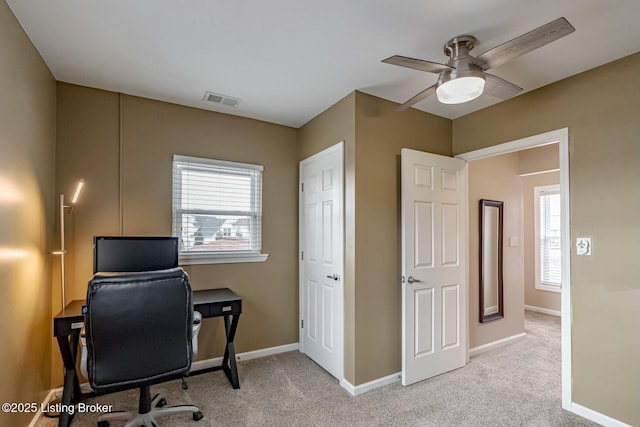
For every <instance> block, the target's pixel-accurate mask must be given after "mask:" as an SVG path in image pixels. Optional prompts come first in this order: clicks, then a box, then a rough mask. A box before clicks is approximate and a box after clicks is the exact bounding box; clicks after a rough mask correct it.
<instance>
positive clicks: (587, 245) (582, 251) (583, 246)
mask: <svg viewBox="0 0 640 427" xmlns="http://www.w3.org/2000/svg"><path fill="white" fill-rule="evenodd" d="M576 255H579V256H591V237H578V238H576Z"/></svg>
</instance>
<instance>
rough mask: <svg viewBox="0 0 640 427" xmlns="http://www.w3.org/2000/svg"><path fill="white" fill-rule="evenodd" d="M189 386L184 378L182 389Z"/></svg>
mask: <svg viewBox="0 0 640 427" xmlns="http://www.w3.org/2000/svg"><path fill="white" fill-rule="evenodd" d="M188 388H189V384H187V382H186V381H185V380H182V389H183V390H186V389H188Z"/></svg>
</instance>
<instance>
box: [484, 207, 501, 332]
mask: <svg viewBox="0 0 640 427" xmlns="http://www.w3.org/2000/svg"><path fill="white" fill-rule="evenodd" d="M503 206H504V202H500V201H497V200H487V199H481V200H480V221H479V224H480V239H479V240H480V247H479V249H480V250H479V251H478V252H479V254H480V282H479V283H480V295H479V296H480V298H479V300H480V307H479V315H480V323H486V322H491V321H493V320H498V319H502V318H504V298H503V291H502V247H503V240H502V227H503V219H502V217H503V215H502V212H503ZM485 207H495V208H498V245H497V246H498V254H497V255H498V312H497V313H492V314H489V315H485V314H484V286H485V283H484V242H485V238H486V237H487V236H485V235H484V222H485V213H484V208H485Z"/></svg>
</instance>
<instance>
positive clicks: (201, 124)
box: [54, 83, 298, 377]
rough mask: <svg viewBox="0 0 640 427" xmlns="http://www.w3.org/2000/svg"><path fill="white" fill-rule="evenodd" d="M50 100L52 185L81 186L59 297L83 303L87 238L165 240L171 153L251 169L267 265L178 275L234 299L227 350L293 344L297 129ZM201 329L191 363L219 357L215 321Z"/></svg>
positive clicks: (137, 105)
mask: <svg viewBox="0 0 640 427" xmlns="http://www.w3.org/2000/svg"><path fill="white" fill-rule="evenodd" d="M58 98H59V100H58V150H57V162H56V171H57V182H58V183H59V185H58V186H57V187H59V190H60V191H64V189H65V188H69V187H72V185H73V182H74V180H76V179H77V178H79V177H83V178H84V179H85V181H86V185H85V189H84V190H83V194H82V199H81V200H80V201H79V202H78V205H77V206H76V208H75V210H74V212H73V217H72V218H71V219H70V222H69V224H70V227H69V232H68V235H67V239H68V249H69V256H68V264H67V271H68V272H69V277H68V282H67V295H68V297H67V298H68V299H79V298H84V297H85V293H86V285H87V281H88V280H89V278H90V277H91V273H92V259H91V256H92V237H93V236H94V235H101V234H103V235H118V234H120V233H121V232H122V233H123V234H124V235H170V234H171V233H172V229H171V200H172V194H171V187H172V169H171V164H172V156H173V154H183V155H189V156H199V157H209V158H215V159H221V160H230V161H238V162H245V163H256V164H261V165H264V174H263V226H262V232H263V235H262V251H263V253H267V254H269V259H268V260H267V261H266V262H262V263H240V264H213V265H192V266H185V269H186V270H187V272H188V273H189V275H190V276H191V282H192V287H193V288H194V289H206V288H211V287H229V288H230V289H232V290H233V291H235V292H236V293H237V294H238V295H240V296H242V298H243V306H244V308H243V315H242V319H241V324H240V327H239V328H238V333H237V336H236V341H235V344H236V351H238V352H246V351H251V350H258V349H264V348H269V347H274V346H278V345H284V344H290V343H295V342H297V341H298V328H297V324H298V277H297V269H298V266H297V234H298V231H297V228H298V226H297V221H298V219H297V212H298V209H297V177H298V157H297V156H298V149H297V131H296V130H295V129H293V128H289V127H285V126H280V125H275V124H270V123H266V122H260V121H257V120H250V119H245V118H240V117H236V116H230V115H226V114H219V113H213V112H209V111H204V110H198V109H194V108H188V107H183V106H178V105H174V104H168V103H164V102H158V101H152V100H148V99H143V98H137V97H133V96H127V95H120V94H116V93H112V92H105V91H99V90H95V89H89V88H85V87H81V86H75V85H69V84H65V83H59V84H58ZM204 324H205V327H203V328H202V330H201V335H200V341H201V346H200V350H201V351H200V352H199V354H198V357H199V358H200V359H208V358H212V357H216V356H220V355H221V353H222V350H223V337H224V333H223V326H222V320H221V319H206V320H205V321H204ZM210 325H211V326H210ZM57 359H59V356H57ZM55 374H56V373H55V372H54V377H55Z"/></svg>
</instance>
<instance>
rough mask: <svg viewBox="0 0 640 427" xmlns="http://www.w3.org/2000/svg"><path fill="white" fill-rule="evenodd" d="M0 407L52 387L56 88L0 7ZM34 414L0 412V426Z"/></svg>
mask: <svg viewBox="0 0 640 427" xmlns="http://www.w3.org/2000/svg"><path fill="white" fill-rule="evenodd" d="M0 58H1V59H0V94H1V95H0V324H2V331H1V332H0V343H1V344H2V351H1V355H0V379H1V381H0V402H3V403H4V402H37V403H39V402H42V401H43V400H44V398H45V396H46V395H47V393H48V391H49V388H50V372H51V358H50V357H49V355H50V353H51V350H50V349H51V346H52V330H53V326H52V321H51V319H52V312H51V293H52V290H51V281H50V280H51V265H52V263H53V262H55V261H57V259H56V258H54V257H53V256H51V255H50V252H51V251H52V250H53V249H55V242H54V241H53V223H54V215H55V212H56V209H55V205H56V203H55V195H54V189H53V179H54V175H53V174H54V150H55V125H56V121H55V118H56V110H55V106H56V85H55V81H54V79H53V77H52V76H51V73H50V72H49V69H48V68H47V67H46V65H45V63H44V61H43V60H42V58H41V57H40V55H39V54H38V52H37V51H36V49H35V48H34V47H33V45H32V44H31V42H30V41H29V39H28V38H27V36H26V34H25V33H24V31H23V30H22V27H21V26H20V24H19V23H18V22H17V20H16V19H15V17H14V15H13V13H12V12H11V10H10V9H9V7H8V6H7V4H6V2H5V0H0ZM32 417H33V414H32V413H5V412H0V425H6V426H18V425H26V424H27V423H28V422H29V420H30V419H31V418H32Z"/></svg>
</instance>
